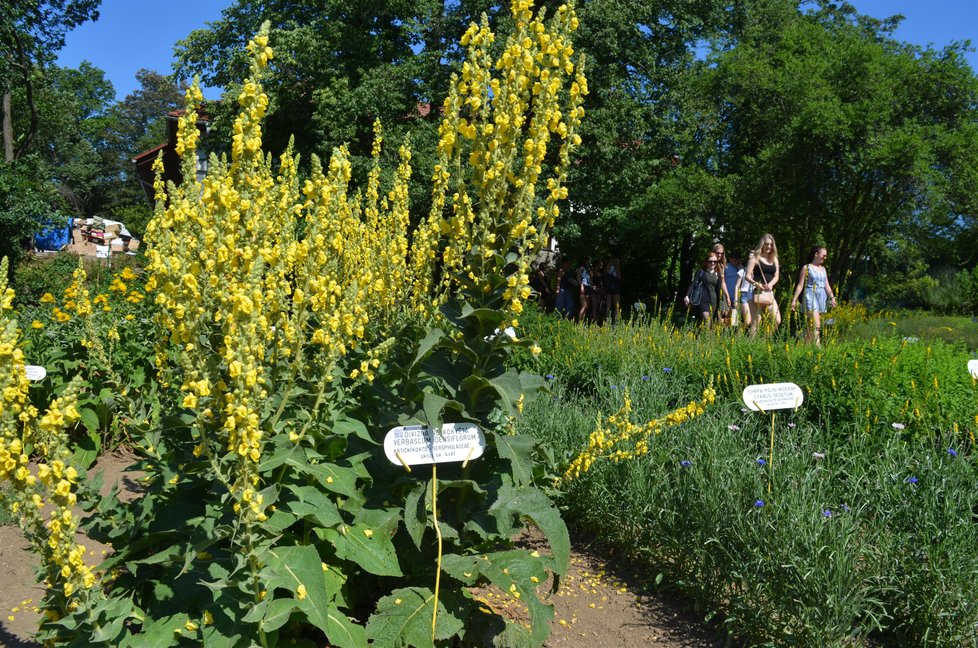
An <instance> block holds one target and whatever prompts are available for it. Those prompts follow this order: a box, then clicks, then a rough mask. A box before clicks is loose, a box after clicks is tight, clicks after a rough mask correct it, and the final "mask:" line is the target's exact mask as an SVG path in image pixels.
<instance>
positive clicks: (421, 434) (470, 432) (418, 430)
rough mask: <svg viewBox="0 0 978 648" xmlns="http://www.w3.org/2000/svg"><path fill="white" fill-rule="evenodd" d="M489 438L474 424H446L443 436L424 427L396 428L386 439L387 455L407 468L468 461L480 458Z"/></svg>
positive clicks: (392, 460) (442, 431) (442, 428)
mask: <svg viewBox="0 0 978 648" xmlns="http://www.w3.org/2000/svg"><path fill="white" fill-rule="evenodd" d="M485 449H486V437H485V435H484V434H483V433H482V430H480V429H479V426H478V425H475V424H474V423H445V424H444V425H442V426H441V432H440V433H439V432H436V431H434V430H432V429H431V428H428V427H425V426H424V425H406V426H401V427H396V428H394V429H392V430H391V431H390V432H388V433H387V436H386V437H384V454H386V455H387V459H389V460H390V462H391V463H394V464H401V465H406V466H416V465H419V464H433V463H446V462H449V461H468V460H470V459H476V458H477V457H481V456H482V453H483V452H484V451H485Z"/></svg>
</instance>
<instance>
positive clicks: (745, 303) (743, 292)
mask: <svg viewBox="0 0 978 648" xmlns="http://www.w3.org/2000/svg"><path fill="white" fill-rule="evenodd" d="M753 260H754V250H751V251H750V252H748V253H747V264H748V265H750V262H751V261H753ZM746 278H747V266H742V267H741V268H740V270H738V271H737V287H736V289H735V290H734V294H736V295H737V296H738V299H737V308H739V309H740V321H741V322H742V323H743V325H744V326H750V323H751V322H752V321H753V320H752V318H751V316H750V305H751V302H753V301H754V287H753V286H752V285H750V284H749V283H747V281H746Z"/></svg>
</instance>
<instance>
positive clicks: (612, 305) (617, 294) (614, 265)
mask: <svg viewBox="0 0 978 648" xmlns="http://www.w3.org/2000/svg"><path fill="white" fill-rule="evenodd" d="M604 298H605V300H606V301H607V303H608V317H609V318H610V319H611V324H612V326H614V325H615V324H616V323H617V322H618V315H619V314H620V313H621V259H620V258H619V257H618V255H617V254H614V255H612V257H611V258H610V259H608V264H607V265H606V266H605V268H604Z"/></svg>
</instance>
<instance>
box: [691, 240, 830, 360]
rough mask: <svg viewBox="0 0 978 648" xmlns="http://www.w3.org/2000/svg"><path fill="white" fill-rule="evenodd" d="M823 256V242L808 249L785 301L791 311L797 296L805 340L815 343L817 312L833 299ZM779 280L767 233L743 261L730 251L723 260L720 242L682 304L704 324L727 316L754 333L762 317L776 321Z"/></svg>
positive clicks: (818, 331) (775, 255) (774, 248)
mask: <svg viewBox="0 0 978 648" xmlns="http://www.w3.org/2000/svg"><path fill="white" fill-rule="evenodd" d="M826 256H827V251H826V249H825V247H824V246H821V245H816V246H815V247H814V248H812V251H811V254H810V257H809V261H808V263H806V264H805V265H804V266H803V267H802V269H801V274H800V275H799V277H798V283H797V284H796V286H795V291H794V295H792V298H791V303H790V308H791V310H795V308H796V307H797V305H798V303H799V299H801V302H800V303H801V305H802V309H803V310H804V312H805V313H806V314H807V316H808V328H807V332H806V338H807V339H808V340H810V341H814V342H815V344H819V343H820V341H821V328H822V320H821V315H822V313H825V312H826V311H827V310H828V308H829V306H834V305H835V302H836V299H835V293H834V292H833V290H832V287H831V286H830V285H829V280H828V274H827V273H826V271H825V266H824V263H825V258H826ZM780 279H781V264H780V262H779V260H778V247H777V244H776V243H775V241H774V237H773V236H771V235H770V234H765V235H764V236H762V237H761V239H760V240H759V241H758V242H757V246H756V247H755V248H754V249H753V250H751V251H750V253H749V254H748V258H747V264H746V265H742V264H741V263H740V259H739V258H738V257H737V255H736V254H730V256H729V258H728V256H727V254H726V250H725V249H724V246H723V245H722V244H721V243H717V244H716V245H714V246H713V248H712V249H711V250H710V252H709V253H708V254H707V255H706V259H705V260H704V261H703V264H702V266H701V267H700V269H699V270H698V271H697V272H696V275H695V276H694V277H693V281H692V283H690V285H689V288H688V289H687V290H686V296H685V297H684V299H683V302H684V304H685V305H686V306H687V307H688V308H691V309H693V310H694V312H695V313H696V315H697V316H698V317H699V318H700V319H701V320H702V321H703V323H704V325H705V326H707V327H709V326H711V325H712V324H713V322H714V321H716V320H719V319H729V321H730V322H731V323H732V324H736V323H737V320H738V319H742V320H743V325H744V326H745V327H746V328H747V331H748V333H749V334H750V335H756V334H757V328H758V325H759V324H760V322H761V320H762V319H763V318H764V317H770V319H772V320H773V322H774V327H775V328H777V327H778V326H780V325H781V311H780V309H779V308H778V301H777V299H775V293H774V289H775V287H776V286H777V285H778V282H779V281H780Z"/></svg>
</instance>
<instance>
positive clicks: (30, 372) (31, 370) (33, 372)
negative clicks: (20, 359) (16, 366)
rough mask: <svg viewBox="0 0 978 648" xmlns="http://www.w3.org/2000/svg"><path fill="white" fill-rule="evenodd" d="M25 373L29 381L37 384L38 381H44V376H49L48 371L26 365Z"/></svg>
mask: <svg viewBox="0 0 978 648" xmlns="http://www.w3.org/2000/svg"><path fill="white" fill-rule="evenodd" d="M24 373H25V374H27V379H28V380H33V381H35V382H36V381H38V380H44V376H46V375H48V370H47V369H45V368H44V367H38V366H37V365H25V366H24Z"/></svg>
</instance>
